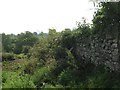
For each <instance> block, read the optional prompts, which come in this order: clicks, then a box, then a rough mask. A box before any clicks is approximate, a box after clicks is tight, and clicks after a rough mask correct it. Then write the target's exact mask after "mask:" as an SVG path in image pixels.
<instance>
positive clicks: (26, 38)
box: [14, 31, 38, 54]
mask: <svg viewBox="0 0 120 90" xmlns="http://www.w3.org/2000/svg"><path fill="white" fill-rule="evenodd" d="M37 41H38V38H37V37H36V36H35V35H34V34H32V33H31V32H28V31H26V33H21V34H18V35H17V39H16V42H15V49H14V53H16V54H20V53H21V52H23V53H25V54H26V53H28V49H29V48H30V46H33V45H34V44H35V43H36V42H37ZM23 46H24V47H23Z"/></svg>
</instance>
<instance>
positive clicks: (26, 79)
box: [2, 3, 120, 88]
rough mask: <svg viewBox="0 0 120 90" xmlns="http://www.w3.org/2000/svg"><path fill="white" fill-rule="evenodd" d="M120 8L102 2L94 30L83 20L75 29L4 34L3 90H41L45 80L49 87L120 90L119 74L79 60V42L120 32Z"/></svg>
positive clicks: (95, 18) (114, 4)
mask: <svg viewBox="0 0 120 90" xmlns="http://www.w3.org/2000/svg"><path fill="white" fill-rule="evenodd" d="M118 7H119V3H101V9H100V10H98V11H97V13H96V14H95V16H94V19H93V27H92V28H90V25H89V24H87V23H86V19H85V18H83V23H81V22H79V23H78V27H77V28H76V29H74V30H70V29H65V30H64V31H62V32H56V30H55V29H49V33H48V34H45V33H42V32H41V33H40V34H37V33H36V32H34V33H31V32H28V31H27V32H25V33H21V34H18V35H16V36H15V35H5V34H2V36H3V41H2V43H3V51H4V52H5V53H3V55H2V59H3V61H4V62H3V74H2V80H3V88H36V87H37V88H40V84H41V82H43V81H46V82H47V84H46V85H45V88H59V87H60V88H62V87H68V88H71V87H75V88H108V87H110V88H116V87H120V79H119V76H120V73H119V72H117V71H112V72H109V71H107V70H106V69H105V66H103V65H98V66H96V65H95V64H94V63H93V62H90V61H89V60H83V59H82V58H80V59H78V58H77V56H78V57H79V55H77V54H76V49H77V47H76V46H77V45H79V43H78V42H77V41H78V40H81V38H82V39H86V38H87V37H91V36H92V35H94V34H97V35H98V34H99V35H106V34H108V33H110V32H109V31H112V30H113V31H115V33H117V30H118V28H117V27H118V26H119V25H118V22H119V21H120V19H119V16H120V15H119V14H120V13H119V12H118V11H119V9H118ZM112 11H113V12H112ZM113 31H112V32H113ZM112 34H113V33H112ZM97 35H96V36H97ZM116 36H117V35H116ZM6 52H12V53H6ZM14 53H16V54H17V55H16V54H14ZM27 59H29V60H27Z"/></svg>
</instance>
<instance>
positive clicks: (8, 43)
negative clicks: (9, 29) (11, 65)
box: [2, 33, 13, 52]
mask: <svg viewBox="0 0 120 90" xmlns="http://www.w3.org/2000/svg"><path fill="white" fill-rule="evenodd" d="M12 48H13V44H12V39H11V38H10V35H6V34H5V33H2V49H3V50H2V51H4V52H11V51H12Z"/></svg>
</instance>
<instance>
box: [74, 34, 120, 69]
mask: <svg viewBox="0 0 120 90" xmlns="http://www.w3.org/2000/svg"><path fill="white" fill-rule="evenodd" d="M118 36H119V35H118V33H117V34H116V35H115V37H113V36H112V35H106V36H104V37H103V36H100V35H92V36H89V37H80V38H79V39H77V40H76V41H77V42H76V43H77V45H76V54H77V56H78V57H79V58H82V60H90V61H91V62H94V63H95V64H96V65H98V64H104V65H106V67H108V68H109V69H110V70H120V58H119V57H120V38H118Z"/></svg>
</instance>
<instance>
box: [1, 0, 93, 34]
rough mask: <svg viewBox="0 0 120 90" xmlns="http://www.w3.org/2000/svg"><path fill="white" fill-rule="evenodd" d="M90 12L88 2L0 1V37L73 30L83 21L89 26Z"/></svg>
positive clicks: (54, 0) (90, 5)
mask: <svg viewBox="0 0 120 90" xmlns="http://www.w3.org/2000/svg"><path fill="white" fill-rule="evenodd" d="M93 8H94V6H93V3H92V2H89V0H0V33H2V32H4V33H6V34H10V33H14V34H18V33H21V32H24V31H31V32H41V31H42V32H48V29H49V28H55V29H56V30H57V31H61V30H64V29H65V28H70V29H73V28H75V27H76V21H81V18H82V17H86V18H87V19H88V22H91V20H92V17H93V13H94V9H93Z"/></svg>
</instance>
